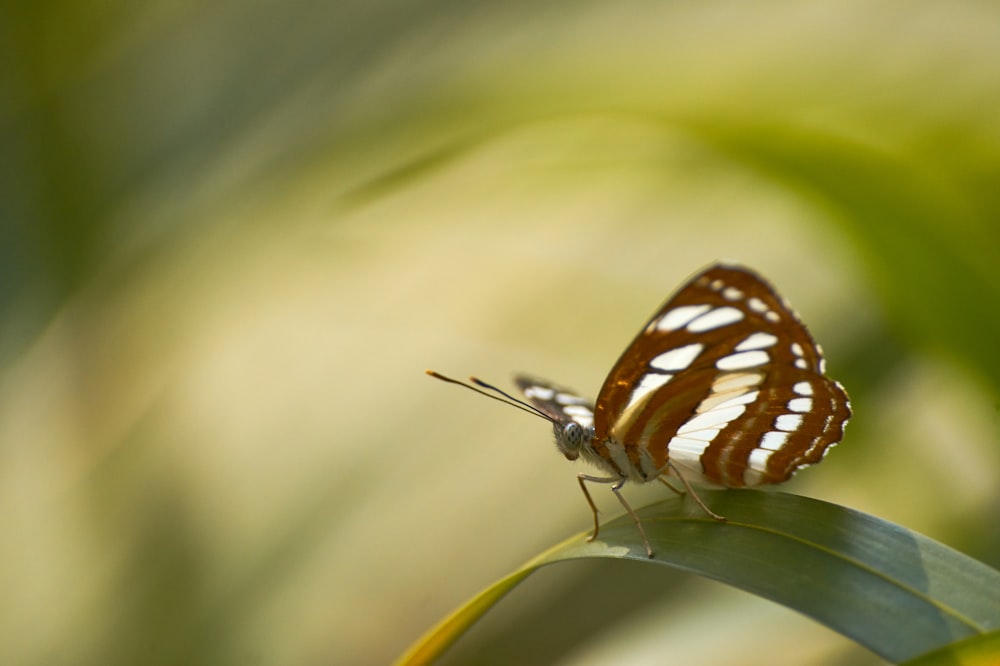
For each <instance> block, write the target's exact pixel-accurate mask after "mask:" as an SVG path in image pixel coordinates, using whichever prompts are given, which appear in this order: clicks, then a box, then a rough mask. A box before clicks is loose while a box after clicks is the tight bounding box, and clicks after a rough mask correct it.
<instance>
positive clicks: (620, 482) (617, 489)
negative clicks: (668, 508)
mask: <svg viewBox="0 0 1000 666" xmlns="http://www.w3.org/2000/svg"><path fill="white" fill-rule="evenodd" d="M576 478H577V479H578V480H579V481H580V488H581V489H582V490H583V495H584V497H586V498H587V503H588V504H590V508H591V509H592V510H593V512H594V533H593V534H591V535H590V536H589V537H588V538H587V541H588V542H590V541H593V540H594V539H596V538H597V533H598V531H599V530H600V523H599V522H598V520H597V505H596V504H594V500H593V499H592V498H591V497H590V491H589V490H587V486H586V484H585V483H584V482H585V481H591V482H593V483H613V484H615V485H613V486H611V491H612V492H613V493H614V494H615V497H617V498H618V501H619V502H621V504H622V506H623V507H625V510H626V511H628V515H630V516H632V520H633V521H635V526H636V527H637V528H639V535H640V536H641V537H642V543H643V544H645V546H646V555H648V556H649V557H653V547H652V546H650V545H649V539H648V538H647V537H646V530H645V529H643V527H642V521H641V520H639V516H638V514H636V512H635V511H634V510H633V509H632V507H631V506H630V505H629V503H628V502H627V501H626V500H625V496H624V495H622V493H621V490H622V486H624V485H625V482H626V481H627V480H628V479H627V478H625V477H623V476H621V477H619V476H612V477H606V476H590V475H589V474H578V475H577V477H576Z"/></svg>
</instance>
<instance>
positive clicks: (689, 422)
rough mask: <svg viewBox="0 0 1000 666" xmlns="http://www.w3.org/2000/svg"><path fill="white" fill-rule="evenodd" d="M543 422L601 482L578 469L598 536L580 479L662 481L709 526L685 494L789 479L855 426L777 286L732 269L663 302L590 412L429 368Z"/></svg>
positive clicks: (693, 282)
mask: <svg viewBox="0 0 1000 666" xmlns="http://www.w3.org/2000/svg"><path fill="white" fill-rule="evenodd" d="M427 373H428V374H429V375H431V376H433V377H435V378H437V379H440V380H442V381H445V382H449V383H453V384H459V385H461V386H464V387H465V388H468V389H471V390H473V391H476V392H477V393H481V394H483V395H485V396H487V397H489V398H493V399H495V400H500V401H501V402H504V403H506V404H510V405H512V406H514V407H517V408H519V409H523V410H525V411H528V412H530V413H532V414H534V415H536V416H540V417H541V418H543V419H545V420H547V421H549V422H550V423H551V424H552V427H553V431H554V433H555V440H556V446H557V447H558V449H559V451H560V452H561V453H562V454H563V455H564V456H565V457H566V458H567V459H569V460H576V459H578V458H583V459H584V460H586V461H587V462H590V463H592V464H593V465H594V466H596V467H597V468H598V469H599V470H601V472H602V474H600V475H596V474H587V473H580V474H578V475H577V478H578V481H579V483H580V488H581V489H582V490H583V494H584V497H585V498H586V499H587V503H588V504H589V505H590V508H591V511H592V512H593V515H594V531H593V533H592V534H591V535H590V537H589V538H588V541H593V540H594V539H596V538H597V536H598V533H599V532H600V523H599V521H598V512H597V506H596V505H595V504H594V500H593V498H592V497H591V495H590V491H589V490H588V488H587V483H600V484H609V485H610V486H611V490H612V492H613V493H614V494H615V496H616V497H617V498H618V500H619V501H620V502H621V504H622V506H623V507H624V508H625V510H626V511H627V512H628V514H629V515H630V516H631V517H632V520H633V521H634V522H635V524H636V526H637V527H638V531H639V534H640V536H641V537H642V541H643V544H644V545H645V548H646V554H647V555H648V556H649V557H653V555H654V553H653V549H652V547H651V546H650V543H649V539H648V538H647V536H646V531H645V529H644V528H643V525H642V521H641V520H640V519H639V516H638V515H637V514H636V512H635V511H634V510H633V509H632V507H631V506H630V505H629V503H628V501H627V500H626V499H625V496H624V495H623V494H622V493H621V489H622V487H623V486H624V485H625V483H626V482H628V481H631V482H635V483H648V482H651V481H657V480H658V481H660V482H662V483H664V484H666V485H667V486H669V487H670V488H672V489H673V490H675V491H676V492H678V493H680V492H681V491H680V490H678V489H677V488H676V487H675V486H674V485H673V484H671V483H670V479H671V478H676V479H678V480H679V481H680V482H681V483H682V484H683V487H684V490H685V491H686V492H687V494H688V495H689V496H690V497H691V498H692V499H694V500H695V501H696V502H697V503H698V505H699V506H700V507H701V508H702V509H703V510H704V511H705V512H706V513H707V514H708V515H709V516H711V517H713V518H715V519H717V520H720V521H723V520H725V518H724V517H723V516H720V515H718V514H716V513H715V512H713V511H712V510H711V509H709V507H708V506H706V505H705V503H704V502H703V501H702V500H701V498H699V497H698V494H697V493H696V492H695V490H694V488H693V487H692V484H697V485H705V486H717V487H718V486H722V487H727V488H741V487H749V486H759V485H765V484H776V483H781V482H783V481H787V480H788V479H789V478H791V476H792V475H793V474H795V472H797V471H798V470H800V469H802V468H804V467H807V466H809V465H812V464H814V463H817V462H819V461H820V460H821V459H822V458H823V456H824V455H825V454H826V452H827V451H828V450H829V448H830V447H831V446H833V445H834V444H836V443H837V442H839V441H840V440H841V438H842V437H843V434H844V426H845V425H846V424H847V421H848V419H849V418H850V416H851V406H850V401H849V400H848V397H847V393H846V392H845V391H844V389H843V387H841V385H840V384H839V383H837V382H836V381H834V380H832V379H829V378H828V377H827V376H826V374H825V362H824V359H823V354H822V350H821V348H820V346H819V345H818V344H816V342H814V341H813V338H812V336H811V335H810V334H809V331H808V330H807V329H806V327H805V325H804V324H803V323H802V322H801V321H800V320H799V318H798V316H797V315H796V314H795V312H794V311H793V310H792V309H791V306H790V305H789V304H788V302H787V301H785V300H784V299H783V298H782V297H781V296H779V295H778V293H777V292H776V291H775V290H774V288H773V287H772V286H771V285H770V284H768V282H767V281H766V280H764V278H762V277H761V276H760V275H758V274H757V273H755V272H754V271H752V270H750V269H748V268H746V267H742V266H738V265H732V264H723V263H719V264H714V265H712V266H709V267H707V268H705V269H704V270H702V271H701V272H700V273H698V274H696V275H694V276H693V277H692V278H690V279H689V280H688V281H687V282H686V283H685V284H684V285H682V286H681V287H680V288H679V289H678V290H677V291H676V292H675V293H674V294H673V295H672V296H671V297H670V298H668V299H667V301H666V303H664V304H663V305H662V306H661V307H660V309H659V310H657V311H656V314H654V315H653V317H652V318H651V319H650V320H649V321H648V322H647V323H646V325H645V326H644V327H643V328H642V330H641V331H639V334H638V335H637V336H636V337H635V339H634V340H632V343H631V344H630V345H629V346H628V347H627V348H626V349H625V351H624V353H622V355H621V357H620V358H619V359H618V361H617V362H616V363H615V364H614V366H613V367H612V368H611V372H610V373H609V374H608V376H607V378H606V379H605V380H604V385H603V386H602V387H601V390H600V392H599V393H598V395H597V402H596V403H591V402H590V401H589V400H587V399H586V398H583V397H581V396H579V395H578V394H577V393H575V392H573V391H571V390H569V389H566V388H563V387H561V386H559V385H557V384H553V383H551V382H547V381H544V380H540V379H536V378H533V377H530V376H527V375H516V376H515V380H514V381H515V383H516V384H517V386H518V388H520V390H521V391H522V393H523V394H524V396H525V400H519V399H518V398H515V397H514V396H512V395H510V394H508V393H507V392H505V391H503V390H501V389H499V388H497V387H496V386H493V385H491V384H488V383H486V382H484V381H482V380H480V379H477V378H475V377H472V378H470V382H471V384H467V383H465V382H461V381H459V380H456V379H452V378H450V377H446V376H444V375H442V374H439V373H437V372H434V371H432V370H428V371H427Z"/></svg>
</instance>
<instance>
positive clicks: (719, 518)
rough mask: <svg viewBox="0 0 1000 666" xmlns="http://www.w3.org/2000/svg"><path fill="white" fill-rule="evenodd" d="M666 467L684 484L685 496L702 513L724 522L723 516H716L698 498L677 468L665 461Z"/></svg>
mask: <svg viewBox="0 0 1000 666" xmlns="http://www.w3.org/2000/svg"><path fill="white" fill-rule="evenodd" d="M667 466H668V467H669V468H670V470H671V471H672V472H673V473H674V474H675V475H677V478H678V479H680V480H681V483H683V484H684V489H685V490H686V491H687V494H688V495H690V496H691V497H692V499H694V501H695V502H697V503H698V506H700V507H701V509H702V511H704V512H705V513H707V514H708V515H710V516H711V517H712V518H715V519H716V520H721V521H723V522H725V520H726V518H725V516H720V515H719V514H717V513H716V512H714V511H712V510H711V509H709V508H708V505H706V504H705V503H704V502H703V501H702V500H701V498H700V497H698V493H696V492H695V491H694V488H692V487H691V484H690V483H688V480H687V479H685V478H684V475H683V474H681V471H680V470H679V469H677V467H676V466H675V465H674V464H673V463H672V462H670V461H669V460H668V461H667ZM660 478H661V479H662V477H660ZM664 483H666V484H667V485H668V486H670V488H671V489H674V487H673V486H671V485H670V484H669V483H668V482H667V481H664ZM674 490H676V489H674Z"/></svg>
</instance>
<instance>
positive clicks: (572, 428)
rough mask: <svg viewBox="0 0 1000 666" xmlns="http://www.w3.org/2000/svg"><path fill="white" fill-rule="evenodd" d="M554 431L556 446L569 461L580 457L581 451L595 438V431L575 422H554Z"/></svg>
mask: <svg viewBox="0 0 1000 666" xmlns="http://www.w3.org/2000/svg"><path fill="white" fill-rule="evenodd" d="M552 430H553V432H555V435H556V446H557V447H559V452H560V453H562V454H563V455H564V456H566V459H567V460H576V459H577V458H579V457H580V450H581V449H583V447H584V445H585V444H586V443H587V442H589V441H590V440H591V439H592V438H593V437H594V429H593V428H591V427H586V426H582V425H580V424H579V423H576V422H575V421H570V422H568V423H559V422H553V424H552Z"/></svg>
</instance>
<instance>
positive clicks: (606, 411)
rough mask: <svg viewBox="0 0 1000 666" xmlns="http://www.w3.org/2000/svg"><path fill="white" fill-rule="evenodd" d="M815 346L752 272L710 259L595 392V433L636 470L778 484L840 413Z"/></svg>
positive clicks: (812, 454) (841, 402) (809, 454)
mask: <svg viewBox="0 0 1000 666" xmlns="http://www.w3.org/2000/svg"><path fill="white" fill-rule="evenodd" d="M823 372H824V368H823V358H822V354H821V351H820V349H819V347H818V346H817V345H816V344H815V343H814V342H813V340H812V337H811V336H810V335H809V332H808V331H807V330H806V328H805V326H803V324H802V323H801V322H800V321H799V319H798V317H797V316H796V315H795V313H794V312H793V311H792V310H791V308H790V307H789V306H788V305H787V303H786V302H785V301H784V300H783V299H782V298H781V297H780V296H778V295H777V293H776V292H775V291H774V289H773V288H772V287H771V286H770V285H769V284H768V283H767V282H766V281H764V280H763V279H762V278H761V277H760V276H758V275H756V274H755V273H753V272H752V271H750V270H748V269H745V268H742V267H736V266H725V265H716V266H712V267H710V268H708V269H706V270H705V271H703V272H702V273H700V274H698V275H696V276H694V277H693V278H691V280H690V281H688V282H687V283H686V284H685V285H684V286H682V287H681V288H680V290H678V292H677V293H676V294H675V295H674V296H673V297H671V298H670V299H669V300H668V301H667V302H666V303H665V304H664V305H663V306H662V307H661V308H660V310H659V311H658V312H657V313H656V314H655V315H654V316H653V318H652V319H650V321H649V323H648V324H647V325H646V327H645V328H643V330H642V331H641V332H640V333H639V335H638V336H637V337H636V338H635V340H633V341H632V344H630V345H629V347H628V348H627V349H626V350H625V352H624V353H623V354H622V356H621V358H620V359H619V360H618V362H617V363H616V364H615V366H614V367H613V368H612V370H611V373H610V374H609V375H608V378H607V380H606V381H605V383H604V386H603V387H602V388H601V392H600V394H599V396H598V400H597V406H596V411H595V415H594V426H595V440H596V441H598V442H603V441H606V440H607V439H612V440H614V441H618V442H620V443H622V444H623V445H624V446H625V449H626V452H627V453H628V456H629V459H630V460H631V461H632V463H633V464H634V465H635V466H636V468H637V469H642V470H643V472H644V473H645V474H646V475H647V477H651V476H653V475H655V472H656V471H657V470H660V469H662V468H663V467H664V466H665V465H666V462H667V459H668V456H669V458H670V459H671V460H672V461H673V462H674V463H675V464H677V465H679V466H680V467H682V468H683V469H684V470H685V471H686V472H687V475H688V476H689V478H690V479H691V480H694V481H696V482H702V483H713V484H720V485H725V486H744V485H758V484H762V483H779V482H781V481H785V480H787V479H788V478H789V477H790V476H791V475H792V474H793V473H794V472H795V471H796V470H797V469H799V468H800V467H802V466H805V465H808V464H811V463H814V462H817V461H818V460H819V459H820V458H821V457H822V456H823V453H824V452H825V451H826V449H827V448H828V447H829V446H830V445H832V444H834V443H836V442H837V441H839V440H840V438H841V436H842V434H843V427H844V424H845V423H846V421H847V419H848V417H849V416H850V407H849V403H848V400H847V396H846V394H845V393H844V391H843V389H842V388H841V387H840V386H839V385H838V384H837V383H836V382H833V381H832V380H830V379H828V378H826V377H825V376H824V375H823Z"/></svg>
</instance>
